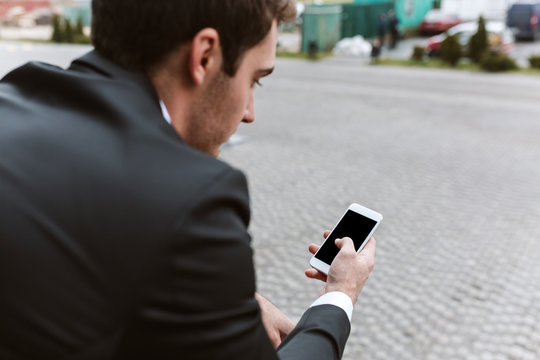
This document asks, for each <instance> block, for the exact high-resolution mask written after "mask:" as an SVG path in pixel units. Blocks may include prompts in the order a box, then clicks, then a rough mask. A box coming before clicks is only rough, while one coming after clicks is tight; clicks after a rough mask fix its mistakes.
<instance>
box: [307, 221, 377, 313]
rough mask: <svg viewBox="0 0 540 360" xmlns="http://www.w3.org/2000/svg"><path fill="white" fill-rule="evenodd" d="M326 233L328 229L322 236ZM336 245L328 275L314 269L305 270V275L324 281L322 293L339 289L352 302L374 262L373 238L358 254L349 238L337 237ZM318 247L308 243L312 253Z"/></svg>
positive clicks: (325, 235)
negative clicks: (336, 248)
mask: <svg viewBox="0 0 540 360" xmlns="http://www.w3.org/2000/svg"><path fill="white" fill-rule="evenodd" d="M328 234H330V231H328V230H327V231H325V232H324V238H327V237H328ZM336 246H337V247H338V248H339V249H340V251H339V253H338V255H337V256H336V258H335V259H334V261H333V262H332V264H331V266H330V270H329V271H328V276H326V275H325V274H323V273H321V272H320V271H318V270H315V269H309V270H306V276H307V277H309V278H312V279H317V280H321V281H324V282H326V285H325V287H324V288H323V290H322V294H326V293H328V292H331V291H341V292H343V293H345V294H347V295H348V296H349V297H350V298H351V300H352V302H353V304H354V303H356V300H357V299H358V294H360V291H361V290H362V287H363V286H364V284H365V283H366V281H367V279H368V277H369V274H370V273H371V271H372V270H373V266H374V264H375V247H376V244H375V239H374V238H371V239H369V241H368V243H367V244H366V246H365V247H364V249H362V251H361V252H360V253H358V254H357V253H356V250H355V249H354V244H353V241H352V240H351V239H350V238H343V239H337V240H336ZM318 249H319V246H317V245H315V244H310V245H309V251H310V252H311V253H312V254H315V253H316V252H317V250H318Z"/></svg>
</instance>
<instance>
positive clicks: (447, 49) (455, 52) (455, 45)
mask: <svg viewBox="0 0 540 360" xmlns="http://www.w3.org/2000/svg"><path fill="white" fill-rule="evenodd" d="M460 58H461V45H460V44H459V40H458V37H457V35H451V36H447V37H446V39H444V40H443V42H442V43H441V59H442V60H443V61H444V62H447V63H449V64H450V65H452V66H456V65H457V64H458V62H459V59H460Z"/></svg>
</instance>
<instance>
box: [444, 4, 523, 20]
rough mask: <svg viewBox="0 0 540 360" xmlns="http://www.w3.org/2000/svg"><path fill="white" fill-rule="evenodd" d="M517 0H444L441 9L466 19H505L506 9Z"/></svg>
mask: <svg viewBox="0 0 540 360" xmlns="http://www.w3.org/2000/svg"><path fill="white" fill-rule="evenodd" d="M515 2H516V0H474V1H472V0H442V3H441V9H443V10H444V11H447V12H451V13H455V14H457V15H459V16H460V17H461V18H463V19H465V20H476V19H478V17H479V16H480V15H483V16H484V17H485V18H487V19H504V17H505V14H506V10H507V9H508V7H510V5H511V4H513V3H515Z"/></svg>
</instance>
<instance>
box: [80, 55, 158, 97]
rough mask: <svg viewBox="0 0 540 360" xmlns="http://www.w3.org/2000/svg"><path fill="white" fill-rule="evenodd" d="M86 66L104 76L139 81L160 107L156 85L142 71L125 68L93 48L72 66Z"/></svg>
mask: <svg viewBox="0 0 540 360" xmlns="http://www.w3.org/2000/svg"><path fill="white" fill-rule="evenodd" d="M78 65H81V66H84V67H87V68H90V69H92V70H93V71H96V72H98V73H101V74H102V75H104V76H107V77H110V78H120V79H124V80H128V81H132V82H135V83H137V84H138V85H139V86H140V87H141V88H142V89H143V90H144V91H145V92H146V93H147V95H148V96H150V97H151V98H152V99H153V100H155V103H156V106H158V107H159V97H158V94H157V92H156V89H155V88H154V85H153V84H152V82H151V81H150V79H148V77H147V76H146V75H145V74H143V73H142V72H135V71H130V70H127V69H124V68H123V67H121V66H119V65H117V64H115V63H113V62H112V61H110V60H108V59H107V58H106V57H104V56H103V55H101V54H100V53H99V51H97V50H95V49H94V50H92V51H90V52H88V53H86V54H85V55H83V56H81V57H80V58H78V59H75V60H74V61H73V62H72V64H71V66H78Z"/></svg>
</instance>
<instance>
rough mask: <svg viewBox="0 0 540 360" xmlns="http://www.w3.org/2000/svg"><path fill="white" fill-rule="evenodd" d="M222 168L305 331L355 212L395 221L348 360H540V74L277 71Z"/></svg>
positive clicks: (383, 237) (303, 66)
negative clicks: (235, 182) (318, 264)
mask: <svg viewBox="0 0 540 360" xmlns="http://www.w3.org/2000/svg"><path fill="white" fill-rule="evenodd" d="M263 83H264V87H263V88H262V89H258V90H257V92H256V108H257V115H258V118H257V121H256V122H255V123H254V124H251V125H242V126H241V128H240V129H239V131H238V135H239V139H243V142H242V141H241V142H239V143H237V144H235V145H233V146H229V147H226V148H225V149H224V150H223V153H222V158H223V159H224V160H226V161H228V162H230V163H232V164H233V165H235V166H237V167H239V168H241V169H243V170H244V171H245V172H246V173H247V175H248V177H249V181H250V188H251V196H252V204H253V221H252V226H251V232H252V234H253V237H254V247H255V251H256V255H255V259H256V266H257V273H258V287H259V290H260V292H261V293H262V294H265V295H266V296H267V297H269V298H270V299H271V300H272V301H273V302H274V303H276V305H278V306H279V307H280V308H282V309H283V310H284V311H285V313H286V314H288V315H289V316H290V317H291V318H293V319H294V320H297V319H299V317H300V316H301V314H302V312H303V311H304V310H305V308H307V307H308V306H309V305H310V303H311V302H312V301H313V300H314V299H315V298H316V297H317V296H318V294H319V291H320V288H321V284H320V283H317V282H315V281H313V280H309V279H307V278H305V277H304V275H303V271H304V270H305V269H306V268H308V260H309V255H308V253H307V245H308V244H309V243H310V242H320V241H321V240H322V235H321V234H322V231H323V230H324V229H326V228H330V227H332V226H333V225H334V222H335V221H336V220H337V219H338V218H339V216H340V215H341V214H342V213H343V211H344V210H345V209H346V207H347V206H348V204H349V203H351V202H359V203H361V204H363V205H366V206H368V207H371V208H373V209H375V210H377V211H380V212H381V213H382V214H383V215H384V217H385V218H384V220H383V222H382V224H381V227H380V228H379V230H378V231H377V233H376V238H377V244H378V246H377V259H376V266H375V270H374V272H373V274H372V276H371V277H370V279H369V281H368V283H367V285H366V287H365V288H364V291H363V292H362V294H361V296H360V299H359V301H358V303H357V305H356V307H355V313H354V316H353V328H352V332H351V337H350V340H349V342H348V345H347V348H346V352H345V356H344V358H345V359H350V360H352V359H364V360H379V359H380V360H383V359H384V360H393V359H395V360H407V359H415V360H416V359H433V360H441V359H444V360H447V359H467V360H468V359H481V360H484V359H485V360H491V359H493V360H499V359H500V360H503V359H507V360H518V359H519V360H522V359H523V360H526V359H539V358H540V163H539V159H540V78H538V77H525V76H522V75H490V74H481V73H469V72H453V71H440V70H429V69H411V68H393V67H377V66H365V65H360V66H351V64H349V65H347V64H342V63H335V62H333V61H332V60H328V61H323V62H315V63H312V62H304V61H298V60H278V63H277V68H276V71H275V74H274V75H272V76H271V77H270V78H269V79H267V80H265V81H263Z"/></svg>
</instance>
